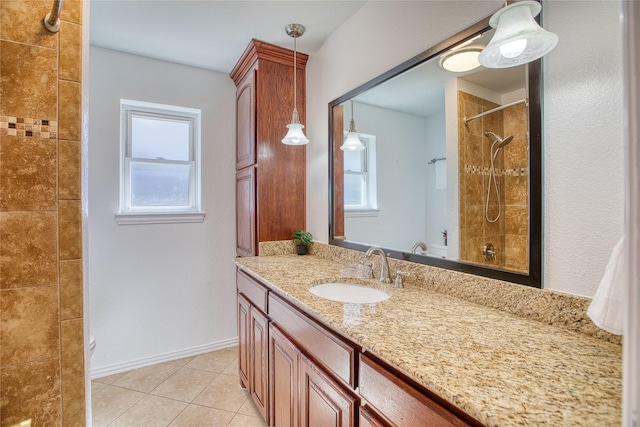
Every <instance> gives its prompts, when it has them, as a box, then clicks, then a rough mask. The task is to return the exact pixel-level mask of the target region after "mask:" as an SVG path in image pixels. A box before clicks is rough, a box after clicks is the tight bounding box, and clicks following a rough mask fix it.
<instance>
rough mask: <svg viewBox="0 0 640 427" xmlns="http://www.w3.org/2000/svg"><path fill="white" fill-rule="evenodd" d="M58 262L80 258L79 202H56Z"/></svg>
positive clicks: (80, 218) (80, 208)
mask: <svg viewBox="0 0 640 427" xmlns="http://www.w3.org/2000/svg"><path fill="white" fill-rule="evenodd" d="M58 218H59V225H58V227H59V232H58V234H59V236H60V237H59V239H60V241H59V246H60V260H66V259H80V258H82V206H81V202H80V200H60V201H59V202H58Z"/></svg>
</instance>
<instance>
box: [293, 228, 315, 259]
mask: <svg viewBox="0 0 640 427" xmlns="http://www.w3.org/2000/svg"><path fill="white" fill-rule="evenodd" d="M291 238H292V239H293V241H294V243H295V244H296V249H297V251H298V255H306V253H307V247H308V246H309V245H311V243H313V236H312V235H311V233H309V232H308V231H304V230H297V231H294V232H293V234H292V235H291Z"/></svg>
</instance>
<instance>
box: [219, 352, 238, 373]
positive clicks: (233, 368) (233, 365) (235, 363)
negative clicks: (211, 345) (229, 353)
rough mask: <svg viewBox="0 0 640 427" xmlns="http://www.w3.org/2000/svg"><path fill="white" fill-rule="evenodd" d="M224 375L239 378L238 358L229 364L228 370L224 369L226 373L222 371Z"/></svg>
mask: <svg viewBox="0 0 640 427" xmlns="http://www.w3.org/2000/svg"><path fill="white" fill-rule="evenodd" d="M222 373H223V374H225V375H235V376H236V377H237V376H238V356H236V357H235V358H234V359H233V361H232V362H231V363H229V364H228V365H227V367H226V368H224V371H222Z"/></svg>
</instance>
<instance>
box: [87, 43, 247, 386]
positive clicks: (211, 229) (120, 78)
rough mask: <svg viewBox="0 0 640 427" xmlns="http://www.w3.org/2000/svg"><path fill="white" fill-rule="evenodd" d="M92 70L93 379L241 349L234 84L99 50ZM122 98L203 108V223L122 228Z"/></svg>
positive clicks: (93, 53)
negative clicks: (160, 361)
mask: <svg viewBox="0 0 640 427" xmlns="http://www.w3.org/2000/svg"><path fill="white" fill-rule="evenodd" d="M90 63H91V70H90V79H89V80H90V82H89V96H90V100H89V102H90V110H89V111H90V116H89V121H90V125H89V157H88V158H89V168H88V170H89V221H88V222H89V230H88V242H89V243H88V245H89V248H88V249H89V267H88V268H89V274H90V284H89V291H90V307H89V315H90V327H91V332H92V333H93V335H95V337H96V342H97V347H96V351H95V353H94V355H93V357H92V359H91V371H92V374H94V375H95V374H96V373H102V374H105V373H109V372H113V371H114V370H122V369H123V368H126V367H127V366H129V365H131V364H135V363H143V364H144V363H148V362H149V361H153V360H157V358H162V357H175V356H176V355H179V354H184V352H189V351H202V350H203V349H206V348H210V347H215V346H217V345H229V344H231V343H233V340H234V339H235V338H236V337H237V333H236V318H235V313H236V308H235V286H234V266H233V264H232V262H231V260H232V258H233V257H234V256H235V196H234V194H235V185H234V172H235V107H234V105H235V87H234V85H233V82H232V81H231V79H230V78H229V76H227V75H226V74H221V73H215V72H211V71H205V70H201V69H196V68H191V67H186V66H181V65H176V64H172V63H168V62H162V61H157V60H152V59H148V58H143V57H140V56H135V55H129V54H124V53H119V52H115V51H111V50H106V49H101V48H97V47H93V46H92V47H91V49H90ZM121 98H126V99H133V100H139V101H148V102H156V103H161V104H170V105H178V106H185V107H192V108H200V109H202V207H203V210H204V211H205V213H206V218H205V220H204V222H203V223H196V224H159V225H126V226H122V225H121V226H118V225H116V222H115V221H114V217H113V216H114V214H115V213H116V212H117V211H118V188H119V149H120V141H119V117H120V116H119V114H120V104H119V102H120V99H121ZM154 358H155V359H154Z"/></svg>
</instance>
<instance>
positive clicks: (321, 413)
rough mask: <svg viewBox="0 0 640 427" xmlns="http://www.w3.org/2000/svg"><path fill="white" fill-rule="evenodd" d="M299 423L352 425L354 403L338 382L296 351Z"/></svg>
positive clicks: (311, 426)
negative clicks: (298, 373)
mask: <svg viewBox="0 0 640 427" xmlns="http://www.w3.org/2000/svg"><path fill="white" fill-rule="evenodd" d="M299 386H300V396H299V398H300V426H301V427H342V426H354V425H355V420H356V412H357V408H358V406H357V403H356V399H355V398H354V397H352V396H351V395H350V394H349V393H348V392H347V391H346V389H345V388H344V386H342V385H340V384H339V383H338V382H336V381H335V380H333V379H332V378H331V377H329V376H328V375H326V374H325V373H324V372H323V371H322V370H321V369H320V368H319V367H318V366H317V365H315V364H314V363H313V362H311V361H310V360H309V359H308V358H307V357H305V356H304V355H300V385H299Z"/></svg>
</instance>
